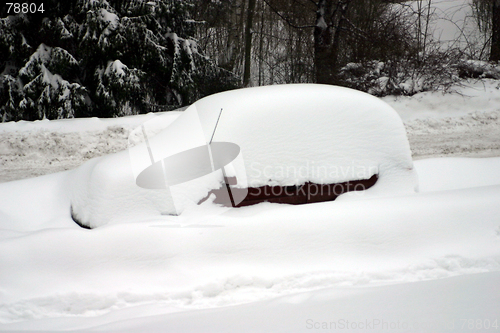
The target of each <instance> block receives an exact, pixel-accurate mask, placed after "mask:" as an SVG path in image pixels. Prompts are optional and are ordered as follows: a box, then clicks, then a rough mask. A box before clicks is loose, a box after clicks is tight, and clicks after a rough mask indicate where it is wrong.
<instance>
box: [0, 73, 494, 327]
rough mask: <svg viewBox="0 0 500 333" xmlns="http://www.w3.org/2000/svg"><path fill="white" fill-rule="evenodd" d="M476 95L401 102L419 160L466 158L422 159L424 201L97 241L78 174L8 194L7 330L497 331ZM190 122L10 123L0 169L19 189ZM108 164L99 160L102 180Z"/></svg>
mask: <svg viewBox="0 0 500 333" xmlns="http://www.w3.org/2000/svg"><path fill="white" fill-rule="evenodd" d="M483 82H486V83H485V86H488V82H490V81H487V80H485V81H483ZM492 87H493V86H492ZM476 88H477V87H476ZM476 88H474V89H472V90H469V91H470V92H473V93H474V94H475V95H471V96H465V97H464V96H463V94H462V96H461V95H459V94H455V95H453V96H448V97H446V98H450V99H453V98H454V99H456V100H458V99H461V100H462V104H463V105H462V106H460V110H458V111H456V110H455V111H454V110H453V107H452V108H450V109H449V110H448V112H447V108H448V107H449V106H452V104H450V103H449V102H442V98H443V95H441V94H425V95H419V96H416V97H414V98H399V99H398V100H397V101H396V102H394V103H392V102H391V101H389V102H390V103H391V104H392V105H393V107H395V108H396V110H397V111H398V113H400V115H401V116H402V118H403V119H404V120H405V125H406V129H407V132H408V135H409V138H410V143H411V144H412V146H411V148H412V151H413V154H414V157H418V158H422V157H424V156H443V155H444V156H455V157H446V158H443V157H439V158H426V159H419V160H416V161H414V168H415V169H416V172H417V173H418V179H419V190H420V192H419V193H410V194H397V193H394V194H390V193H388V195H386V196H379V197H369V196H367V195H363V192H357V194H359V196H356V197H355V198H357V200H337V201H334V202H324V203H318V204H309V205H302V206H290V205H279V204H265V203H264V204H259V205H256V206H250V207H243V208H238V209H231V210H224V209H222V208H218V207H215V206H213V205H205V206H202V207H199V208H198V209H193V208H191V209H189V210H187V211H186V212H185V213H184V214H181V215H180V216H166V215H163V216H162V215H158V214H156V215H155V214H149V213H147V212H145V213H144V214H136V215H130V216H128V217H127V219H128V220H127V222H128V223H118V224H110V225H105V226H102V227H99V228H96V229H93V230H86V229H82V228H80V227H79V226H77V225H76V224H75V223H74V222H73V221H72V219H71V216H70V209H69V206H70V200H71V196H72V192H73V190H74V187H75V186H74V185H72V184H74V182H75V175H76V174H78V173H79V172H81V169H80V171H78V170H72V171H65V172H59V173H53V174H49V175H45V176H41V177H37V178H31V179H24V180H17V181H10V182H6V183H1V184H0V330H1V331H16V330H24V331H40V330H44V331H60V330H76V331H82V332H87V331H124V332H145V331H148V332H303V331H306V332H310V331H333V330H334V329H335V330H336V329H340V330H343V329H349V330H350V331H366V330H372V329H373V330H374V331H394V332H463V331H466V330H467V331H482V330H485V331H491V330H493V329H494V327H495V326H494V325H495V321H496V325H497V327H498V321H499V319H500V318H498V313H500V296H499V295H500V289H499V286H500V285H499V284H498V280H499V277H500V276H499V274H500V272H499V271H500V206H499V205H498V203H499V202H500V177H499V173H498V170H499V167H500V157H490V158H477V156H500V149H499V148H500V147H499V141H500V140H499V139H498V138H500V124H499V123H498V122H499V120H498V117H495V115H496V114H498V107H497V105H498V103H496V102H495V98H496V97H495V96H497V95H495V90H493V89H491V90H488V89H483V90H481V89H480V88H477V89H476ZM457 89H462V90H460V92H463V90H466V89H468V88H466V87H457ZM497 91H498V90H497ZM497 94H498V92H497ZM444 96H446V95H444ZM488 100H489V101H488ZM398 103H399V104H398ZM412 105H413V106H412ZM419 105H420V106H422V107H420V106H419ZM423 105H428V106H429V108H428V109H426V108H425V107H423ZM457 105H459V103H457ZM412 107H414V110H413V111H412ZM224 112H225V111H224ZM179 114H180V113H165V114H160V115H152V114H150V115H144V116H137V117H125V118H120V119H109V120H108V119H95V118H94V119H73V120H59V121H39V122H33V123H30V122H18V123H7V124H0V146H1V150H2V153H1V156H2V166H1V167H0V170H1V171H2V173H5V174H6V175H9V171H10V170H11V169H10V168H12V167H13V166H14V170H15V171H16V173H15V176H18V177H19V178H22V177H23V175H28V176H33V175H35V174H36V173H35V171H34V170H36V169H35V168H36V167H38V166H39V165H40V166H42V167H44V168H45V167H47V170H45V171H43V172H51V171H52V172H53V171H57V168H59V167H63V168H66V167H68V165H70V162H68V161H71V163H74V165H78V164H80V163H82V162H83V161H85V160H87V159H88V158H90V157H93V156H98V155H100V154H107V153H109V152H113V151H116V150H120V149H125V148H126V147H127V139H128V137H129V134H130V133H132V134H133V133H134V129H135V128H136V127H137V126H139V125H140V124H142V123H145V124H146V125H147V130H148V133H151V134H154V133H162V130H163V129H164V128H167V127H168V126H169V125H170V124H171V123H173V121H174V120H175V119H177V118H178V116H179ZM223 115H224V113H223ZM406 115H407V116H409V117H406ZM301 120H302V119H301ZM221 121H224V119H223V118H222V120H221ZM216 135H218V134H216ZM215 139H217V137H215ZM215 139H214V140H215ZM217 140H218V139H217ZM440 141H442V142H440ZM195 143H196V142H195ZM439 143H441V145H439ZM452 143H453V145H452ZM75 146H76V147H77V148H75ZM136 147H140V146H139V145H138V146H136ZM91 149H92V151H91ZM23 155H24V156H23ZM465 155H468V156H475V157H476V158H464V157H457V156H465ZM57 156H59V157H57ZM111 156H113V155H111ZM56 158H59V159H60V160H61V164H60V165H58V164H57V163H58V161H56V160H55V159H56ZM108 158H109V157H108ZM106 160H107V158H103V159H92V160H91V161H90V162H88V163H89V165H92V164H101V165H102V166H101V168H103V169H104V170H103V171H105V169H106V163H107V162H106ZM28 161H31V162H30V163H31V164H30V163H28ZM49 161H52V162H53V164H56V167H53V166H52V165H50V167H49V163H48V162H49ZM16 163H17V164H16ZM37 164H39V165H37ZM18 166H21V167H24V168H25V169H22V168H19V167H18ZM112 166H113V167H116V165H112ZM16 168H17V169H16ZM85 168H87V167H85ZM40 172H42V171H40ZM103 185H104V184H103ZM95 186H97V184H95ZM365 194H366V193H365ZM138 200H141V199H140V198H138ZM347 322H348V323H349V324H348V323H347ZM384 323H385V324H384ZM325 325H326V326H325ZM332 325H336V328H335V327H333V326H332ZM384 325H385V326H384ZM471 325H472V326H471ZM487 325H489V326H488V327H490V328H489V329H486V326H487ZM325 327H326V328H325Z"/></svg>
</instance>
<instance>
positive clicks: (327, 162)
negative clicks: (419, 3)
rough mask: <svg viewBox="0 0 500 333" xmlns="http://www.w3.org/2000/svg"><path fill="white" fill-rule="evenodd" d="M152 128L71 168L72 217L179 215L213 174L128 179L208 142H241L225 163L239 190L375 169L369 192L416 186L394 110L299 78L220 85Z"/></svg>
mask: <svg viewBox="0 0 500 333" xmlns="http://www.w3.org/2000/svg"><path fill="white" fill-rule="evenodd" d="M221 110H222V111H221ZM216 126H217V128H216ZM152 127H154V124H147V123H146V126H144V128H142V127H141V128H139V129H137V130H136V131H134V132H133V133H132V135H131V142H132V143H136V142H137V141H141V140H144V139H146V138H147V139H148V142H143V143H142V144H139V145H136V146H135V147H133V148H131V149H130V151H129V152H127V151H125V152H121V153H118V154H114V155H109V156H105V157H102V158H99V159H95V160H91V161H89V162H87V163H86V164H84V165H83V166H81V167H80V168H79V169H77V170H76V171H75V172H74V175H73V183H72V185H71V187H72V193H71V204H72V212H73V216H74V217H75V219H76V220H78V221H79V222H80V223H82V224H84V225H87V226H90V227H97V226H100V225H103V224H107V223H116V222H124V221H126V220H128V219H130V218H131V217H133V216H137V215H140V216H144V214H146V215H150V216H158V215H160V214H164V215H165V214H179V213H181V212H182V211H184V210H185V209H186V208H187V207H189V206H190V205H194V204H196V203H197V202H198V201H200V200H201V199H202V198H203V197H204V196H205V195H206V194H207V193H208V192H209V191H210V190H211V189H214V188H219V187H221V183H222V180H223V178H222V172H221V171H220V170H219V171H218V172H214V173H213V174H211V175H208V176H206V177H201V178H198V179H195V180H193V181H189V182H186V183H183V184H180V185H176V186H171V187H169V188H168V189H166V190H161V189H160V190H147V189H142V188H139V187H138V186H137V185H136V177H137V176H138V174H139V173H140V172H141V171H142V170H144V169H145V168H147V167H148V166H150V165H151V164H152V162H154V161H159V160H161V159H163V158H165V157H168V156H172V155H174V154H177V153H180V152H183V151H185V150H188V149H191V148H195V147H197V146H201V145H206V144H207V143H209V142H211V141H212V140H213V142H231V143H235V144H237V145H238V146H239V147H240V148H241V151H240V154H239V156H238V158H236V160H235V161H233V162H232V163H231V165H229V166H228V167H227V168H226V172H229V173H230V174H229V176H236V177H237V179H238V184H237V185H236V186H239V187H246V186H249V187H258V186H263V185H281V186H289V185H301V184H304V183H305V182H308V181H310V182H314V183H319V184H328V183H338V182H344V181H349V180H359V179H368V178H370V177H371V176H373V175H374V174H378V177H379V179H378V181H377V184H376V185H375V186H374V187H372V188H371V189H370V190H368V191H366V192H367V193H370V194H372V195H376V194H377V195H380V194H384V193H409V192H412V191H414V189H415V187H416V174H415V172H414V169H413V162H412V159H411V153H410V147H409V143H408V140H407V137H406V132H405V129H404V126H403V123H402V121H401V119H400V118H399V116H398V114H397V113H396V112H395V111H394V110H393V109H392V108H391V107H390V106H389V105H387V104H385V103H384V102H383V101H381V100H379V99H377V98H375V97H373V96H370V95H368V94H365V93H361V92H358V91H355V90H351V89H347V88H341V87H332V86H326V85H313V84H306V85H305V84H299V85H286V86H269V87H258V88H249V89H241V90H235V91H229V92H224V93H220V94H216V95H212V96H209V97H206V98H203V99H201V100H199V101H197V102H196V103H194V104H193V105H192V106H191V107H189V108H188V109H187V110H186V111H185V112H184V113H183V114H182V115H181V116H180V117H179V118H178V119H177V120H176V121H175V122H174V123H173V124H171V125H170V126H168V128H167V129H165V130H163V131H161V132H160V133H159V134H157V135H155V136H154V137H150V135H149V134H148V130H149V129H151V128H152ZM134 135H135V137H134ZM141 135H142V137H141Z"/></svg>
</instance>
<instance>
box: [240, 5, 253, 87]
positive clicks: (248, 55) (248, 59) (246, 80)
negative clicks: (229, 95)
mask: <svg viewBox="0 0 500 333" xmlns="http://www.w3.org/2000/svg"><path fill="white" fill-rule="evenodd" d="M255 2H256V1H255V0H249V1H248V14H247V24H246V30H245V67H244V69H243V86H244V87H248V86H249V85H250V67H251V64H252V28H253V15H254V11H255Z"/></svg>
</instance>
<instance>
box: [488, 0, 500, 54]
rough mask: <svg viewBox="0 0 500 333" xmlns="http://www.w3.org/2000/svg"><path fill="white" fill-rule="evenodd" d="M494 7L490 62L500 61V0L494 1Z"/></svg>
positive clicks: (492, 12)
mask: <svg viewBox="0 0 500 333" xmlns="http://www.w3.org/2000/svg"><path fill="white" fill-rule="evenodd" d="M492 6H493V8H492V11H491V14H492V15H491V16H492V22H491V23H492V24H491V51H490V61H500V0H493V4H492Z"/></svg>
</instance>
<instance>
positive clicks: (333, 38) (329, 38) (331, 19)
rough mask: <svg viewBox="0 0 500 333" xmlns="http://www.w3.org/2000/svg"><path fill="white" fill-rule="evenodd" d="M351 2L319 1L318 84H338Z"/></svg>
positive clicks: (317, 25)
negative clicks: (340, 56) (347, 15)
mask: <svg viewBox="0 0 500 333" xmlns="http://www.w3.org/2000/svg"><path fill="white" fill-rule="evenodd" d="M349 2H350V0H319V2H318V11H317V14H316V26H315V28H314V62H315V67H316V82H317V83H323V84H337V83H338V71H339V60H340V59H339V50H340V40H341V39H340V37H341V33H342V27H343V25H344V22H345V14H346V12H347V10H348V6H349Z"/></svg>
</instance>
